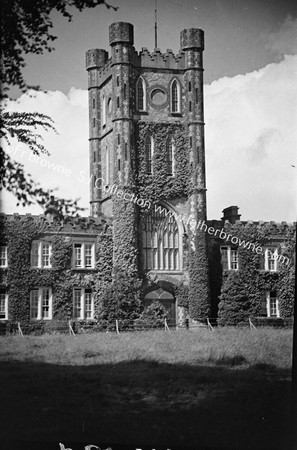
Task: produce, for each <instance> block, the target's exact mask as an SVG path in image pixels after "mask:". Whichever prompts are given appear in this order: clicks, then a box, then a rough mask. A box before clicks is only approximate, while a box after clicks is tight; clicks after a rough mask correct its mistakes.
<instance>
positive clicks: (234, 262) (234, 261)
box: [231, 249, 238, 270]
mask: <svg viewBox="0 0 297 450" xmlns="http://www.w3.org/2000/svg"><path fill="white" fill-rule="evenodd" d="M231 269H232V270H237V269H238V252H237V250H232V249H231Z"/></svg>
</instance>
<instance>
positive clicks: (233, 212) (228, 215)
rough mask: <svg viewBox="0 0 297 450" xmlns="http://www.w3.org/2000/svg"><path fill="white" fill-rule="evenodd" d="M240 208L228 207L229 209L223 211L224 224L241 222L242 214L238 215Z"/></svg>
mask: <svg viewBox="0 0 297 450" xmlns="http://www.w3.org/2000/svg"><path fill="white" fill-rule="evenodd" d="M238 209H239V208H238V206H228V208H225V209H223V214H224V215H223V217H222V218H221V220H223V221H224V222H225V221H226V220H228V221H229V222H230V223H235V222H236V220H240V216H241V214H238Z"/></svg>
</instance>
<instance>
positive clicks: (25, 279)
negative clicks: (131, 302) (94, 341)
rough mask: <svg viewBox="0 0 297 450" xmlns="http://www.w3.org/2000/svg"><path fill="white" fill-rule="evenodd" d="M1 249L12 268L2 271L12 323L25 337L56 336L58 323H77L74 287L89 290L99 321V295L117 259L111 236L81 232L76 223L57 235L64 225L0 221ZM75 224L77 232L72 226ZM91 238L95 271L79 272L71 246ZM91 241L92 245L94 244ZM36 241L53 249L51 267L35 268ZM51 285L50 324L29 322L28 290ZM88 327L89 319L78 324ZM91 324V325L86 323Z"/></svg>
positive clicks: (39, 220)
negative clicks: (33, 247) (50, 333)
mask: <svg viewBox="0 0 297 450" xmlns="http://www.w3.org/2000/svg"><path fill="white" fill-rule="evenodd" d="M0 220H1V224H0V227H1V237H0V239H1V244H2V245H7V250H8V267H7V268H6V269H4V270H1V271H0V274H1V287H2V288H5V289H6V290H7V293H8V298H9V301H8V319H9V320H8V322H20V323H21V327H22V330H23V332H25V333H30V332H35V333H41V332H45V331H53V330H54V329H55V327H57V323H58V322H64V323H66V324H67V321H68V320H71V319H72V318H73V288H74V287H76V288H90V289H92V292H93V293H94V294H95V295H94V297H95V302H94V306H95V320H94V321H93V324H94V323H96V319H98V317H99V314H98V313H99V311H100V294H102V292H103V291H104V289H105V288H106V286H107V285H108V284H109V283H110V282H111V268H112V257H113V252H112V249H113V246H112V235H111V234H110V232H109V233H106V232H103V231H101V232H100V233H99V234H98V232H96V234H95V233H94V232H92V231H91V232H90V233H89V236H88V232H86V230H85V229H83V230H80V231H81V233H80V234H79V233H78V232H77V231H76V230H75V224H72V226H71V228H72V229H73V231H71V229H69V228H68V231H66V232H65V231H64V232H63V231H62V232H59V228H61V227H60V225H59V224H58V223H56V224H49V223H48V222H46V221H45V218H44V217H42V216H41V218H36V217H33V216H31V217H30V216H28V217H22V216H15V217H14V218H13V219H12V218H10V219H9V220H6V218H5V217H1V219H0ZM73 225H74V227H73ZM78 236H79V237H80V240H81V239H83V236H84V237H86V236H88V239H89V240H88V242H91V241H92V242H96V241H97V249H96V256H95V259H96V269H97V270H95V269H83V270H77V269H74V268H73V267H72V247H73V242H74V241H75V240H77V237H78ZM90 238H91V241H90ZM33 240H43V241H46V242H50V243H51V245H52V256H51V268H46V269H45V268H44V269H42V268H33V267H31V260H30V257H31V245H32V241H33ZM42 286H47V287H51V289H52V319H51V320H30V291H31V290H32V289H34V288H38V287H42ZM78 322H79V323H78V326H79V327H80V328H84V326H86V324H87V322H88V321H86V320H79V321H78ZM88 323H89V322H88Z"/></svg>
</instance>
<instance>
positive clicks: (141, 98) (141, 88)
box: [136, 77, 146, 111]
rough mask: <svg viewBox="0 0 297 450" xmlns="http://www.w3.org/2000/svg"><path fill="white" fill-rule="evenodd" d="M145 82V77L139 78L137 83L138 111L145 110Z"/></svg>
mask: <svg viewBox="0 0 297 450" xmlns="http://www.w3.org/2000/svg"><path fill="white" fill-rule="evenodd" d="M145 94H146V92H145V83H144V80H143V78H141V77H140V78H138V80H137V83H136V109H137V110H138V111H145V103H146V98H145V97H146V95H145Z"/></svg>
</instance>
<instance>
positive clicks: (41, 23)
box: [0, 0, 117, 214]
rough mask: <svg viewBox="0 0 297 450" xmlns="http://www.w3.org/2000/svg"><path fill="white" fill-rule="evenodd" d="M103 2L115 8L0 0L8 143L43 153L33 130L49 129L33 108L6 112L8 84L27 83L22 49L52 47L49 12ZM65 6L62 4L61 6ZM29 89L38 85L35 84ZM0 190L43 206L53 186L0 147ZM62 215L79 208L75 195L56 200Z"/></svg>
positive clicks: (79, 0)
mask: <svg viewBox="0 0 297 450" xmlns="http://www.w3.org/2000/svg"><path fill="white" fill-rule="evenodd" d="M98 5H105V6H106V7H107V8H113V9H114V10H116V9H117V8H116V7H114V6H111V5H109V4H108V3H106V2H105V0H35V1H34V2H32V1H31V0H2V5H1V19H0V39H1V41H0V42H1V68H0V82H1V86H2V92H1V94H0V100H2V107H1V116H2V117H1V122H0V138H1V139H5V140H6V141H7V143H8V145H9V144H10V138H16V139H17V140H18V142H20V143H22V144H25V145H27V146H28V147H29V148H30V150H31V151H32V152H33V153H34V154H36V155H39V156H40V154H41V153H43V154H48V152H47V151H46V149H45V148H44V146H43V145H42V143H41V142H40V141H41V140H42V137H41V135H40V134H38V133H37V132H36V131H37V129H38V128H40V127H41V128H43V129H44V130H46V131H55V128H54V125H53V121H52V120H51V118H50V117H48V116H46V115H44V114H39V113H37V112H36V113H33V114H32V113H25V112H18V113H16V112H15V113H9V112H7V111H5V107H6V100H7V99H8V93H9V89H10V88H11V87H13V86H14V87H17V88H19V89H21V91H22V92H26V91H27V90H28V89H29V88H32V86H29V85H28V84H27V83H26V81H25V80H24V78H23V74H22V69H23V68H24V67H25V65H26V64H25V58H24V55H25V54H27V53H35V54H42V53H43V52H44V51H49V52H51V51H52V50H54V48H53V47H52V45H51V44H52V42H53V41H54V40H55V39H56V38H57V37H56V36H54V35H53V34H52V33H51V29H52V28H53V23H52V20H51V18H50V13H51V12H52V11H53V10H56V11H58V12H60V13H61V14H62V15H63V16H64V17H65V18H67V19H68V20H69V21H71V19H72V14H71V13H70V12H69V10H68V9H69V8H76V9H78V10H79V11H82V10H83V9H84V8H94V7H96V6H98ZM67 8H68V9H67ZM35 89H39V88H38V87H35ZM0 167H1V169H0V180H1V183H0V190H1V189H2V188H6V189H7V190H8V191H10V192H12V193H13V194H14V195H15V197H16V198H17V201H18V203H17V204H19V203H21V204H22V205H23V206H26V205H30V204H32V203H38V204H39V205H41V206H43V205H44V204H45V203H46V202H47V201H48V200H49V198H50V196H51V195H52V194H53V190H52V189H51V190H50V189H48V190H44V189H43V188H42V187H41V186H40V184H39V183H37V182H35V181H34V180H33V179H32V178H31V176H30V175H29V174H26V173H25V170H24V166H23V165H22V164H20V163H18V162H16V161H14V160H12V159H11V157H10V155H9V154H8V153H7V152H6V151H5V150H4V149H3V148H2V146H1V148H0ZM58 200H59V203H60V208H61V212H62V213H63V214H74V213H77V212H78V211H82V210H83V208H80V207H78V205H77V200H67V199H58Z"/></svg>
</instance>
